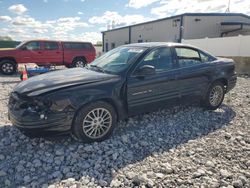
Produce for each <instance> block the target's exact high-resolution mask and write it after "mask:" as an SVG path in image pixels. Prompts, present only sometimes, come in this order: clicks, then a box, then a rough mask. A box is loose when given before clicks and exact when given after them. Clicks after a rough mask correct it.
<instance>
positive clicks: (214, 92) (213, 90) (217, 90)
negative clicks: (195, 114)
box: [202, 82, 225, 110]
mask: <svg viewBox="0 0 250 188" xmlns="http://www.w3.org/2000/svg"><path fill="white" fill-rule="evenodd" d="M224 96H225V87H224V85H223V84H222V83H221V82H214V83H213V84H212V85H211V86H210V87H209V88H208V91H207V94H206V96H205V99H204V100H203V101H202V106H203V107H204V108H205V109H208V110H215V109H217V108H218V107H219V106H220V105H221V104H222V102H223V100H224Z"/></svg>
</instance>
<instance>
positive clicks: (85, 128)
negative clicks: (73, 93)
mask: <svg viewBox="0 0 250 188" xmlns="http://www.w3.org/2000/svg"><path fill="white" fill-rule="evenodd" d="M116 124H117V115H116V112H115V110H114V108H113V106H112V105H110V104H108V103H106V102H102V101H99V102H95V103H92V104H89V105H87V106H86V107H83V108H82V109H81V110H80V111H79V112H78V113H77V115H76V118H75V121H74V123H73V125H72V134H73V137H74V138H76V139H77V140H80V141H83V142H86V143H90V142H96V141H97V142H100V141H103V140H105V139H107V138H108V137H110V136H111V134H112V132H113V130H114V128H115V126H116Z"/></svg>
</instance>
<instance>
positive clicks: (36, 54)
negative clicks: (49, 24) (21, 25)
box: [19, 41, 43, 65]
mask: <svg viewBox="0 0 250 188" xmlns="http://www.w3.org/2000/svg"><path fill="white" fill-rule="evenodd" d="M42 57H43V54H42V47H41V42H39V41H31V42H28V43H26V44H24V46H23V47H22V49H20V53H19V62H20V63H37V64H38V65H39V64H41V63H42V61H43V58H42Z"/></svg>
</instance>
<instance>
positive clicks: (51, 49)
mask: <svg viewBox="0 0 250 188" xmlns="http://www.w3.org/2000/svg"><path fill="white" fill-rule="evenodd" d="M43 61H44V63H45V64H55V65H60V64H62V63H63V50H62V48H61V46H60V45H59V43H58V42H54V41H45V42H43Z"/></svg>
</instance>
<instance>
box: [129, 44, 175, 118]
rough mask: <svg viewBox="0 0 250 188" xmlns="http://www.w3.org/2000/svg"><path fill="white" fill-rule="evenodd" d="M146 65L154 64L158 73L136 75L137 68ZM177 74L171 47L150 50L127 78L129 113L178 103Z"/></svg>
mask: <svg viewBox="0 0 250 188" xmlns="http://www.w3.org/2000/svg"><path fill="white" fill-rule="evenodd" d="M144 65H151V66H154V67H155V70H156V74H154V75H151V76H145V77H138V76H136V72H137V70H138V69H139V68H140V67H142V66H144ZM177 76H178V70H177V69H176V67H175V63H174V62H173V58H172V53H171V49H170V48H169V47H161V48H157V49H154V50H152V51H151V52H149V53H148V54H147V55H146V56H145V58H144V59H143V60H142V61H141V62H140V63H139V64H138V66H137V67H136V68H135V70H134V72H133V73H132V74H131V76H129V77H128V80H127V103H128V111H129V114H130V115H134V114H137V113H141V112H149V111H152V110H155V109H157V108H161V107H165V106H166V105H168V104H178V102H179V85H178V80H177Z"/></svg>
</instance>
